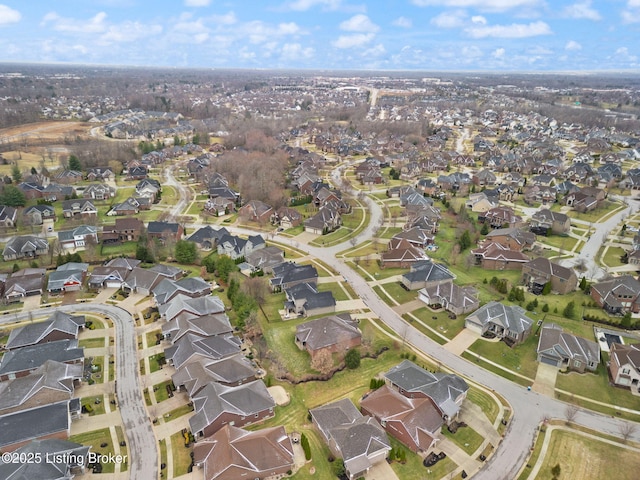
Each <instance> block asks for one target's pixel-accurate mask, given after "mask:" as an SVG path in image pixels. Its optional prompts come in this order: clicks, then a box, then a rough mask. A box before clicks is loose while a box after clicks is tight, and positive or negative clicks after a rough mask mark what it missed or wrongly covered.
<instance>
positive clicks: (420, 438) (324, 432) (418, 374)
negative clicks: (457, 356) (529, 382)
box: [309, 360, 469, 479]
mask: <svg viewBox="0 0 640 480" xmlns="http://www.w3.org/2000/svg"><path fill="white" fill-rule="evenodd" d="M383 378H384V380H385V384H384V385H383V386H382V387H380V388H378V389H376V390H374V391H372V392H369V393H367V394H366V395H365V396H364V397H363V398H362V400H361V401H360V410H358V408H357V407H356V405H354V403H353V402H352V401H351V400H349V399H343V400H338V401H335V402H331V403H329V404H326V405H322V406H319V407H316V408H312V409H311V410H310V411H309V412H310V415H311V419H312V421H313V424H314V425H315V426H316V428H317V429H318V430H319V431H320V434H321V436H322V438H323V439H324V441H325V442H326V443H327V445H328V446H329V449H330V450H331V452H332V453H333V454H334V455H336V457H340V458H342V459H343V461H344V466H345V470H346V473H347V475H348V477H349V478H350V479H354V478H359V477H362V476H364V475H365V474H366V473H367V472H368V471H369V470H370V468H371V467H373V466H374V465H375V464H376V463H378V462H382V461H385V459H386V457H387V456H388V454H389V451H390V450H391V442H390V441H389V437H388V435H390V436H392V437H394V438H395V439H397V440H398V441H400V442H401V443H402V444H404V445H405V446H407V447H408V448H409V449H410V450H411V451H413V452H420V453H423V452H425V453H426V452H427V451H429V450H431V449H433V448H434V447H435V445H436V444H437V442H438V440H439V439H440V430H441V428H442V426H443V425H449V424H450V423H451V422H453V421H455V420H457V419H458V418H459V417H458V415H459V412H460V409H461V407H462V403H463V402H464V400H465V398H466V396H467V392H468V390H469V387H468V385H467V383H466V382H465V381H464V380H463V379H462V378H460V377H458V376H456V375H452V374H445V373H433V372H430V371H428V370H425V369H423V368H421V367H419V366H418V365H416V364H415V363H413V362H410V361H409V360H405V361H403V362H402V363H400V364H399V365H396V366H395V367H393V368H391V369H390V370H389V371H388V372H386V373H384V374H383Z"/></svg>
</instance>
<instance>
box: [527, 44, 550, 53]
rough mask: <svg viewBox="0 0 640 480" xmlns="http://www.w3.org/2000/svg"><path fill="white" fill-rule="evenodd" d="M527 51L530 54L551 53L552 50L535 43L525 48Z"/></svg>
mask: <svg viewBox="0 0 640 480" xmlns="http://www.w3.org/2000/svg"><path fill="white" fill-rule="evenodd" d="M527 53H529V54H531V55H553V50H550V49H548V48H546V47H543V46H542V45H536V46H534V47H531V48H529V49H528V50H527Z"/></svg>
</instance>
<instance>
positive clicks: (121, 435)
mask: <svg viewBox="0 0 640 480" xmlns="http://www.w3.org/2000/svg"><path fill="white" fill-rule="evenodd" d="M116 437H117V438H118V444H120V443H121V442H125V443H126V438H125V436H124V432H123V431H122V427H121V426H120V425H117V426H116ZM127 451H128V449H127V446H126V445H125V446H124V447H123V446H120V455H127ZM129 458H130V457H129V456H128V455H127V461H125V462H123V463H122V465H120V471H121V472H125V471H126V470H127V467H128V466H129V462H128V459H129Z"/></svg>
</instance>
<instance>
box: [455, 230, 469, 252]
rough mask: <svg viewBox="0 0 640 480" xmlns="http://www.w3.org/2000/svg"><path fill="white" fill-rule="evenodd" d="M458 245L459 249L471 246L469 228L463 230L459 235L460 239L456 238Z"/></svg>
mask: <svg viewBox="0 0 640 480" xmlns="http://www.w3.org/2000/svg"><path fill="white" fill-rule="evenodd" d="M458 245H460V251H461V252H462V251H464V250H466V249H467V248H469V247H470V246H471V235H470V234H469V230H465V231H464V232H463V233H462V235H461V236H460V240H458Z"/></svg>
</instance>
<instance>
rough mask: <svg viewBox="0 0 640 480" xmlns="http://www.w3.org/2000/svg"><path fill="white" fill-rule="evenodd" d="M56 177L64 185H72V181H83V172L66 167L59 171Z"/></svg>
mask: <svg viewBox="0 0 640 480" xmlns="http://www.w3.org/2000/svg"><path fill="white" fill-rule="evenodd" d="M54 178H55V179H56V181H58V182H60V183H62V184H64V185H70V184H72V183H78V182H80V181H82V172H79V171H77V170H66V169H65V170H62V171H61V172H59V173H57V174H56V175H55V177H54Z"/></svg>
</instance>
